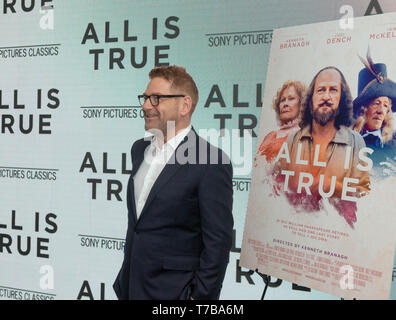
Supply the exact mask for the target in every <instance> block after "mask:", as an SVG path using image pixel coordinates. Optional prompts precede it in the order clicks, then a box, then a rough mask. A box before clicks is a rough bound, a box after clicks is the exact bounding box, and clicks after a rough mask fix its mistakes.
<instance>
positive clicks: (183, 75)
mask: <svg viewBox="0 0 396 320" xmlns="http://www.w3.org/2000/svg"><path fill="white" fill-rule="evenodd" d="M149 77H150V79H153V78H163V79H165V80H168V81H169V82H171V88H174V89H178V90H181V91H182V93H184V94H186V95H188V96H190V97H191V100H192V109H191V113H193V112H194V110H195V106H196V105H197V103H198V88H197V85H196V84H195V82H194V79H193V78H192V77H191V76H190V75H189V74H188V73H187V71H186V68H184V67H180V66H176V65H173V66H161V67H156V68H154V69H152V70H151V71H150V73H149Z"/></svg>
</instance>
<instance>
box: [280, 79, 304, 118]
mask: <svg viewBox="0 0 396 320" xmlns="http://www.w3.org/2000/svg"><path fill="white" fill-rule="evenodd" d="M290 87H294V88H295V89H296V92H297V95H298V98H299V99H300V101H299V108H301V104H302V101H303V98H304V94H305V90H306V89H307V87H306V85H305V84H304V83H302V82H301V81H297V80H288V81H286V82H285V83H283V85H282V87H280V88H279V89H278V91H277V92H276V96H275V97H274V99H273V100H272V108H273V109H274V110H275V112H276V118H277V119H278V120H279V115H280V109H279V105H280V101H281V98H282V94H283V92H284V91H285V90H286V89H288V88H290Z"/></svg>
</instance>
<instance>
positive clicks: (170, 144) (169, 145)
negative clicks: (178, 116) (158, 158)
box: [151, 124, 192, 151]
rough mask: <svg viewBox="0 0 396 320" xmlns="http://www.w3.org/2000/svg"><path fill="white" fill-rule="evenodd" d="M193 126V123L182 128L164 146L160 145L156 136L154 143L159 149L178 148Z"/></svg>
mask: <svg viewBox="0 0 396 320" xmlns="http://www.w3.org/2000/svg"><path fill="white" fill-rule="evenodd" d="M191 128H192V126H191V124H190V125H188V126H187V127H186V128H184V129H182V130H180V131H179V132H178V134H177V135H175V136H174V137H173V138H171V139H170V140H168V141H167V142H166V143H165V144H164V145H163V146H162V148H160V147H159V143H158V139H157V138H156V137H155V136H154V137H153V140H152V142H151V143H152V145H153V146H154V147H155V149H156V150H157V151H160V150H164V149H163V148H167V149H168V148H172V149H173V150H176V148H177V147H178V146H179V144H180V143H181V142H182V141H183V140H184V138H185V137H186V136H187V134H188V133H189V132H190V130H191Z"/></svg>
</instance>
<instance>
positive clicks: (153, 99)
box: [138, 94, 185, 107]
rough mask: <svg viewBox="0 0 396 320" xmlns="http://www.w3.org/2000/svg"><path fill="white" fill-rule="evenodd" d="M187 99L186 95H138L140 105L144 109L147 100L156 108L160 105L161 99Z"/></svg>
mask: <svg viewBox="0 0 396 320" xmlns="http://www.w3.org/2000/svg"><path fill="white" fill-rule="evenodd" d="M183 97H185V95H184V94H151V95H149V96H148V95H145V94H140V95H138V99H139V103H140V105H141V106H142V107H143V104H144V103H145V102H146V101H147V99H150V103H151V105H152V106H153V107H156V106H158V105H159V103H160V99H161V98H183Z"/></svg>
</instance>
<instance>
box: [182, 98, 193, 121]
mask: <svg viewBox="0 0 396 320" xmlns="http://www.w3.org/2000/svg"><path fill="white" fill-rule="evenodd" d="M191 111H192V99H191V97H190V96H185V97H184V98H183V104H182V106H181V110H180V114H181V115H182V116H183V117H185V116H187V115H189V114H191Z"/></svg>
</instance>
